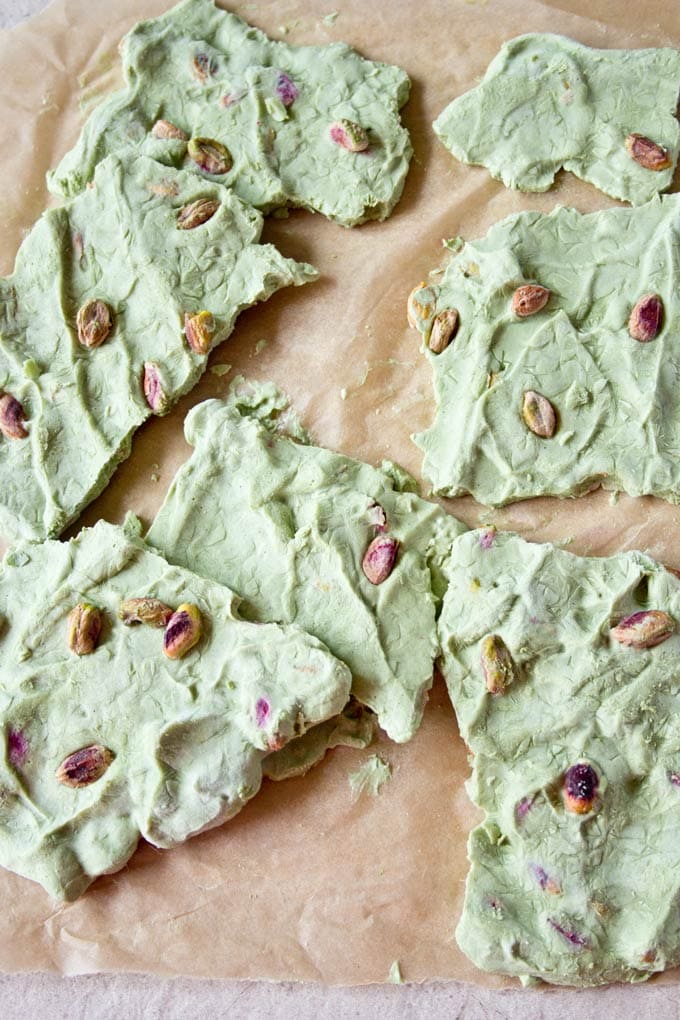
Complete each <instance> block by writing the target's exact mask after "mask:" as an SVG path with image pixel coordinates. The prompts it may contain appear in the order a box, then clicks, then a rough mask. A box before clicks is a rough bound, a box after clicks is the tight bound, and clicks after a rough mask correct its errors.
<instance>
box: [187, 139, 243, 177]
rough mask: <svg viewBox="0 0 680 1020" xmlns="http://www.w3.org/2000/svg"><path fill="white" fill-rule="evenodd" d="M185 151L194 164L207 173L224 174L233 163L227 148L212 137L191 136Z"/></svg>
mask: <svg viewBox="0 0 680 1020" xmlns="http://www.w3.org/2000/svg"><path fill="white" fill-rule="evenodd" d="M187 152H188V153H189V157H190V158H191V159H192V160H193V161H194V163H195V164H196V166H197V167H198V168H199V169H200V170H203V171H204V172H205V173H207V174H226V173H229V171H230V170H231V168H232V166H233V165H234V161H233V159H232V158H231V153H230V152H229V149H228V148H227V147H226V145H222V143H221V142H216V141H215V139H214V138H192V139H191V141H190V142H189V145H188V146H187Z"/></svg>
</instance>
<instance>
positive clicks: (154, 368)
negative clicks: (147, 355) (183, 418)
mask: <svg viewBox="0 0 680 1020" xmlns="http://www.w3.org/2000/svg"><path fill="white" fill-rule="evenodd" d="M143 389H144V397H145V399H146V402H147V404H148V405H149V407H150V408H151V410H152V411H153V413H154V414H158V415H162V414H167V412H168V411H169V410H170V401H169V400H168V395H167V393H166V392H165V390H164V389H163V384H162V383H161V377H160V372H159V370H158V365H157V364H156V363H155V362H153V361H147V362H146V364H145V365H144V380H143Z"/></svg>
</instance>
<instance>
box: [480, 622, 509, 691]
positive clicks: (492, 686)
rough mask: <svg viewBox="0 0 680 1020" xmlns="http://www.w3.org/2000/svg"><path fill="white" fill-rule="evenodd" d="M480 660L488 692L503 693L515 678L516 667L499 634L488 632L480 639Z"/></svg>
mask: <svg viewBox="0 0 680 1020" xmlns="http://www.w3.org/2000/svg"><path fill="white" fill-rule="evenodd" d="M480 660H481V663H482V672H483V674H484V682H485V684H486V689H487V691H488V692H489V694H503V693H504V692H505V690H506V688H508V687H509V686H510V684H512V683H514V682H515V680H517V667H516V665H515V661H514V659H513V657H512V655H511V654H510V649H509V648H508V646H507V645H506V643H505V641H504V640H503V638H502V637H501V636H500V634H488V635H487V636H486V637H485V638H484V640H483V641H482V646H481V649H480Z"/></svg>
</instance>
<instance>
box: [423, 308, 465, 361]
mask: <svg viewBox="0 0 680 1020" xmlns="http://www.w3.org/2000/svg"><path fill="white" fill-rule="evenodd" d="M457 332H458V310H457V309H456V308H447V309H446V310H445V311H443V312H439V313H438V314H437V315H435V317H434V322H433V323H432V329H431V330H430V336H429V339H428V341H427V346H428V347H429V349H430V350H431V351H432V353H433V354H441V353H442V351H445V350H446V348H447V347H448V346H449V344H450V343H451V341H452V340H453V338H454V336H455V335H456V333H457Z"/></svg>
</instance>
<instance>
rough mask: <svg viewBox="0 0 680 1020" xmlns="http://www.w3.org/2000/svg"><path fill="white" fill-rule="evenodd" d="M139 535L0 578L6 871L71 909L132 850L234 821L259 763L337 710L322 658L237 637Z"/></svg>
mask: <svg viewBox="0 0 680 1020" xmlns="http://www.w3.org/2000/svg"><path fill="white" fill-rule="evenodd" d="M136 524H138V522H135V521H134V519H132V520H131V521H129V522H128V523H127V524H126V527H125V528H120V527H115V526H113V525H110V524H106V523H104V522H100V523H99V524H97V525H96V527H94V528H92V529H89V530H84V531H82V532H81V533H80V535H79V536H78V538H76V539H74V540H73V541H71V542H68V543H62V542H57V541H48V542H45V543H43V544H42V545H38V544H32V543H23V544H20V545H19V546H17V547H15V548H14V549H13V550H11V552H10V553H8V555H7V557H6V558H5V561H4V564H3V567H2V571H1V572H0V612H2V614H3V617H4V625H3V630H2V637H1V639H0V648H1V649H2V652H1V655H0V713H1V716H2V730H3V736H4V741H5V752H4V754H3V756H2V761H1V762H0V791H1V793H0V819H1V821H2V824H1V825H0V863H1V864H2V865H3V866H4V867H7V868H9V869H11V870H12V871H15V872H17V873H18V874H20V875H25V876H26V877H28V878H31V879H34V880H35V881H38V882H40V883H41V884H42V885H43V886H44V887H45V888H46V889H47V890H48V892H50V893H51V894H52V895H54V896H58V897H62V898H64V899H69V900H71V899H74V898H75V897H77V896H79V895H80V894H81V893H82V892H83V891H84V890H85V889H86V888H87V886H88V885H89V884H90V883H91V882H92V881H93V880H94V878H96V877H97V876H98V875H102V874H107V873H109V872H112V871H116V870H117V869H118V868H121V867H123V865H124V864H125V862H126V861H127V860H128V859H129V858H130V856H131V855H132V853H133V852H134V850H135V847H136V845H137V841H138V839H139V837H140V835H141V836H143V837H144V838H145V839H147V840H148V841H149V842H151V843H152V844H153V845H154V846H158V847H172V846H174V845H176V844H178V843H180V842H182V841H183V840H185V839H187V838H189V837H190V836H193V835H196V834H197V833H199V832H202V831H203V830H205V829H207V828H210V827H212V826H215V825H219V824H220V823H221V822H224V821H225V820H227V819H229V818H231V817H233V816H234V815H235V814H237V812H238V811H240V809H241V808H242V807H243V805H244V804H245V803H246V802H247V801H248V800H249V799H250V798H251V797H253V796H254V795H255V793H257V791H258V789H259V787H260V783H261V779H262V763H263V760H264V759H265V758H266V756H267V755H268V754H270V753H271V751H272V750H273V749H280V748H283V747H284V745H285V744H287V743H288V741H289V740H291V739H292V738H293V737H297V736H299V735H300V734H304V733H305V731H306V730H307V729H308V727H310V726H313V725H314V724H318V723H321V722H323V721H324V720H325V719H327V718H329V717H331V716H334V715H336V714H337V713H338V712H340V711H341V709H342V708H343V706H344V705H345V703H346V702H347V699H348V697H349V688H350V683H351V676H350V673H349V670H348V669H347V667H346V666H345V665H344V664H343V663H341V662H339V661H338V660H337V659H335V658H334V657H333V656H332V655H331V654H330V653H329V652H328V650H327V649H326V648H325V646H324V645H322V644H321V642H320V641H318V640H317V639H316V638H314V637H310V636H309V635H308V634H304V633H303V632H302V631H300V630H299V629H298V628H296V627H282V626H279V625H278V624H259V625H258V624H254V623H248V622H244V621H243V620H241V619H240V618H239V616H238V612H237V609H238V603H239V599H238V598H237V597H236V596H235V595H234V593H233V592H231V591H229V590H228V589H226V588H224V587H222V586H221V585H218V584H215V583H214V582H211V581H206V580H205V579H203V578H200V577H198V576H196V575H195V574H192V573H191V572H189V571H187V570H184V569H183V568H181V567H176V566H170V565H169V564H168V563H167V562H166V561H165V560H163V559H162V558H161V557H160V556H158V555H157V554H156V553H154V552H151V551H149V550H148V549H147V547H146V546H145V544H144V543H143V542H142V541H141V539H140V538H139V534H138V527H136ZM130 600H136V601H134V602H132V603H131V602H130ZM140 600H141V601H140ZM149 600H154V601H153V602H151V603H150V602H149ZM142 603H143V604H142ZM159 603H160V605H159ZM144 606H145V607H146V610H145V609H144ZM169 613H172V614H173V615H172V616H170V617H169V619H168V614H169ZM120 614H123V616H125V617H126V618H127V619H128V621H131V620H134V619H139V618H140V617H141V618H142V619H143V620H146V621H147V622H140V623H137V624H136V625H135V624H133V623H132V622H128V623H125V622H124V620H123V619H121V615H120Z"/></svg>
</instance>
